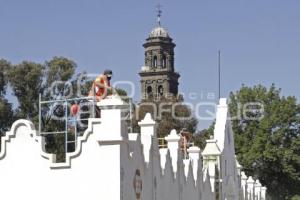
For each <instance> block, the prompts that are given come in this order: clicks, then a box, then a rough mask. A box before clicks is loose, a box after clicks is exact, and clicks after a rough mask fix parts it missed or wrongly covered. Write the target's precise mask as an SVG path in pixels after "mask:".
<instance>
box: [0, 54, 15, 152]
mask: <svg viewBox="0 0 300 200" xmlns="http://www.w3.org/2000/svg"><path fill="white" fill-rule="evenodd" d="M10 66H11V64H10V63H9V62H7V61H6V60H3V59H2V60H0V150H1V136H3V135H4V134H5V132H6V131H8V130H9V128H10V126H11V125H12V123H13V120H14V113H13V109H12V104H11V103H9V102H8V100H7V99H6V98H5V94H6V89H7V83H8V80H7V71H8V69H9V68H10Z"/></svg>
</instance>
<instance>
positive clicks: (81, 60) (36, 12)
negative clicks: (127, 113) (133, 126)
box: [0, 0, 300, 128]
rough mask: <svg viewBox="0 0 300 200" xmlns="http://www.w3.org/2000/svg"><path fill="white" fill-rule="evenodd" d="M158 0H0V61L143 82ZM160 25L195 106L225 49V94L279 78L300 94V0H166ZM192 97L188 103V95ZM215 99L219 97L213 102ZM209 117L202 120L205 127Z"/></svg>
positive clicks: (289, 91) (211, 87) (213, 87)
mask: <svg viewBox="0 0 300 200" xmlns="http://www.w3.org/2000/svg"><path fill="white" fill-rule="evenodd" d="M158 2H159V1H158V0H147V1H146V0H85V1H83V0H81V1H79V0H76V1H75V0H52V1H45V0H44V1H42V0H26V1H22V0H18V1H17V0H0V24H1V31H0V45H1V48H0V58H4V59H7V60H9V61H11V62H12V63H14V64H17V63H19V62H21V61H23V60H30V61H36V62H44V61H45V60H49V59H51V58H52V57H53V56H65V57H68V58H70V59H72V60H74V61H75V62H76V63H77V65H78V69H77V71H78V72H80V71H83V70H86V71H87V72H90V73H100V72H102V70H103V69H104V68H111V69H113V71H114V80H130V81H133V82H134V83H135V84H136V85H137V88H136V89H137V91H138V94H137V95H136V96H135V99H136V100H138V99H139V77H138V72H139V70H140V67H141V66H142V65H143V64H144V63H143V62H144V50H143V47H142V44H143V42H144V41H145V39H146V37H147V36H148V34H149V32H150V31H151V29H152V28H153V27H154V26H155V23H156V13H155V5H156V4H157V3H158ZM160 3H161V4H162V5H163V16H162V25H163V26H164V27H166V28H167V29H168V30H169V32H170V35H171V36H172V38H173V39H174V41H175V43H176V44H177V47H176V55H175V56H176V57H175V58H176V61H175V63H176V69H177V71H179V72H180V73H181V78H180V91H181V92H184V93H185V94H188V93H189V92H195V93H197V94H198V98H197V99H195V100H192V101H191V102H192V103H194V104H195V103H197V102H201V101H205V100H206V98H205V97H206V96H207V94H208V93H210V92H214V93H217V52H218V50H219V49H220V50H221V51H222V96H223V97H227V96H228V94H229V92H230V91H235V90H238V89H239V88H240V87H241V85H242V84H243V83H244V84H246V85H250V86H252V85H255V84H263V85H266V86H270V85H271V84H272V83H275V84H276V86H277V87H280V88H282V91H283V94H284V95H294V96H297V98H298V99H300V92H299V91H300V90H299V86H300V84H299V83H300V81H299V76H300V26H299V25H300V24H299V23H300V22H299V21H300V12H299V10H300V1H299V0H289V1H283V0H226V1H222V0H189V1H183V0H160ZM187 101H190V100H189V99H187ZM215 101H216V100H215ZM209 123H210V122H207V121H203V122H200V125H199V127H200V128H204V127H206V126H207V125H208V124H209Z"/></svg>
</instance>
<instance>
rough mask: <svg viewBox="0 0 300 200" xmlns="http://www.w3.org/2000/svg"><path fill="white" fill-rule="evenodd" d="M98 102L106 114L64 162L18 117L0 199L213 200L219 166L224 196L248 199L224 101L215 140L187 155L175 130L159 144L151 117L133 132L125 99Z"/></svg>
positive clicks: (6, 152) (1, 159)
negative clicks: (164, 144) (185, 157)
mask: <svg viewBox="0 0 300 200" xmlns="http://www.w3.org/2000/svg"><path fill="white" fill-rule="evenodd" d="M98 106H99V107H100V108H101V110H102V113H101V116H102V118H101V119H89V127H88V129H87V130H86V132H85V133H84V135H83V136H82V137H80V138H79V140H78V142H77V149H76V151H75V152H73V153H68V154H67V160H66V163H55V156H53V155H50V154H46V153H45V152H44V151H43V150H42V147H43V146H44V145H43V140H42V138H41V137H40V136H39V135H38V133H37V132H36V131H35V130H34V127H33V124H32V123H31V122H29V121H26V120H18V121H16V122H15V123H14V124H13V125H12V128H11V131H9V132H7V134H6V136H5V137H4V138H2V151H1V153H0V180H1V181H0V188H1V192H0V199H4V200H18V199H30V200H38V199H39V200H40V199H44V200H48V199H49V200H50V199H51V200H53V199H89V200H96V199H99V200H100V199H105V200H117V199H122V200H133V199H142V200H169V199H170V200H183V199H184V200H199V199H202V200H210V199H215V196H214V195H215V194H214V192H215V188H214V182H215V181H216V180H215V177H214V176H213V174H214V173H215V171H214V170H215V167H214V166H217V168H216V169H218V170H220V172H221V173H220V179H222V180H223V183H222V184H221V185H220V188H219V189H220V191H221V193H222V195H221V196H220V197H221V198H220V199H238V198H239V196H243V195H245V196H248V194H247V191H245V190H246V189H245V187H242V186H241V184H240V177H241V176H239V173H240V172H238V170H237V164H236V160H235V155H234V143H233V136H232V131H231V127H230V124H228V123H229V122H228V120H227V117H228V109H227V105H226V103H224V100H223V103H222V102H221V105H220V106H219V108H218V117H217V121H216V130H215V135H214V137H215V138H214V140H211V143H209V144H208V145H207V147H206V148H205V149H204V151H203V152H202V154H201V153H200V152H201V151H200V149H199V148H197V147H193V148H190V149H189V155H190V159H188V160H183V155H182V153H181V151H179V143H178V142H179V136H178V135H177V133H176V131H175V130H174V131H172V132H171V133H170V135H169V136H168V137H166V140H167V141H168V148H166V149H159V148H158V144H157V138H156V133H155V126H156V123H155V122H154V121H153V120H152V119H151V117H150V115H148V116H146V117H145V119H144V120H143V121H142V122H140V123H139V125H140V126H141V133H129V134H128V133H127V132H126V130H127V129H126V126H125V123H124V121H123V120H122V119H121V117H122V116H123V112H122V109H124V108H126V106H127V105H126V104H124V102H122V101H121V100H120V99H118V98H116V97H112V98H111V99H106V100H103V101H101V103H100V104H99V105H98ZM225 127H228V128H225ZM226 134H229V136H227V135H226ZM226 138H230V142H229V141H228V139H226ZM210 146H211V147H210ZM214 151H218V152H217V153H215V152H214ZM202 159H203V160H204V162H203V161H202ZM225 159H226V160H227V161H226V162H227V167H228V169H227V172H226V175H225V171H224V170H225V169H224V165H225V164H224V160H225ZM217 181H218V180H217ZM221 182H222V181H221ZM243 183H245V184H246V185H247V184H248V183H246V181H244V182H243ZM245 184H244V185H245ZM255 184H256V185H255V186H253V188H254V189H255V190H256V191H254V195H255V194H260V188H261V186H260V185H259V184H258V183H255ZM243 188H244V189H243ZM264 191H265V190H264ZM264 191H263V192H264ZM240 193H241V195H240ZM241 199H244V198H242V197H241ZM261 199H263V198H261Z"/></svg>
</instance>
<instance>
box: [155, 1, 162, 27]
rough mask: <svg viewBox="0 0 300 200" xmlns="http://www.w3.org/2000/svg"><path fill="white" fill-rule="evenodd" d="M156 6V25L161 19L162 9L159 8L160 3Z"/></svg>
mask: <svg viewBox="0 0 300 200" xmlns="http://www.w3.org/2000/svg"><path fill="white" fill-rule="evenodd" d="M156 8H157V23H158V25H159V26H160V24H161V23H160V19H161V14H162V10H161V8H162V5H160V4H158V5H157V6H156Z"/></svg>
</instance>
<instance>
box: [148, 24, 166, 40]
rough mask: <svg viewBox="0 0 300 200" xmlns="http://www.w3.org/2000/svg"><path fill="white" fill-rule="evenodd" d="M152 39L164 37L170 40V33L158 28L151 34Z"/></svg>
mask: <svg viewBox="0 0 300 200" xmlns="http://www.w3.org/2000/svg"><path fill="white" fill-rule="evenodd" d="M149 37H150V38H155V37H164V38H169V37H170V36H169V33H168V31H167V30H166V29H165V28H163V27H161V26H156V27H155V28H154V29H152V31H151V32H150V35H149Z"/></svg>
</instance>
